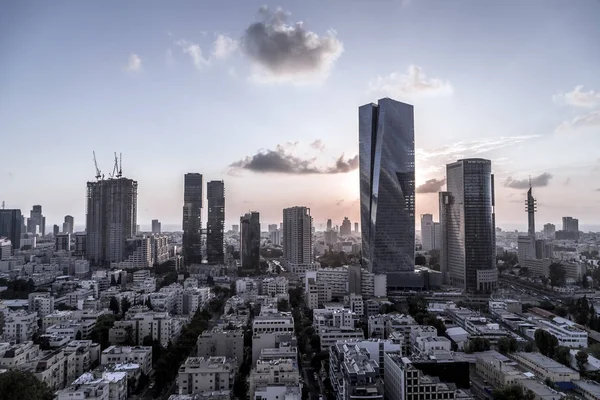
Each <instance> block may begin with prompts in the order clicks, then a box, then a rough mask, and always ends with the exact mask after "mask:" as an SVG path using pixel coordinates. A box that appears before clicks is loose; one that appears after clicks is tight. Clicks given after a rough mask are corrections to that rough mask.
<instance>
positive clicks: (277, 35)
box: [240, 6, 344, 83]
mask: <svg viewBox="0 0 600 400" xmlns="http://www.w3.org/2000/svg"><path fill="white" fill-rule="evenodd" d="M259 16H260V20H259V21H257V22H253V23H252V24H250V25H249V26H248V28H246V31H245V33H244V36H243V37H242V39H241V42H240V47H241V50H242V51H243V53H244V54H245V55H246V56H247V57H248V58H249V59H250V60H251V61H252V63H253V64H254V68H255V71H254V75H253V79H254V81H256V82H259V83H269V82H294V83H304V82H306V81H314V80H319V79H323V78H325V77H326V76H327V75H328V74H329V72H330V71H331V68H332V67H333V64H334V63H335V61H336V60H337V59H338V58H339V56H340V55H341V54H342V52H343V51H344V45H343V43H342V42H341V41H340V40H339V39H338V38H337V37H336V32H335V31H333V30H329V31H327V32H326V33H325V34H323V35H322V36H319V35H318V34H316V33H314V32H311V31H309V30H306V29H305V27H304V24H303V23H302V22H296V23H295V24H293V25H292V24H288V22H287V20H288V17H289V16H290V14H289V13H287V12H286V11H284V10H282V9H281V8H277V9H275V10H270V9H269V8H268V7H266V6H263V7H261V8H260V9H259Z"/></svg>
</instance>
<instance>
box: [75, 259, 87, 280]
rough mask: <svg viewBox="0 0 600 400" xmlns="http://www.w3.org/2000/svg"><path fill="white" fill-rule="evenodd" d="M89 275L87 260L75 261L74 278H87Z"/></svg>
mask: <svg viewBox="0 0 600 400" xmlns="http://www.w3.org/2000/svg"><path fill="white" fill-rule="evenodd" d="M89 273H90V262H89V261H88V260H75V276H76V277H78V278H84V277H87V276H88V275H89Z"/></svg>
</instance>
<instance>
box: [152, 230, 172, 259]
mask: <svg viewBox="0 0 600 400" xmlns="http://www.w3.org/2000/svg"><path fill="white" fill-rule="evenodd" d="M150 246H151V259H152V263H153V264H154V265H161V264H164V263H165V262H167V261H169V238H168V237H167V236H163V235H152V236H150Z"/></svg>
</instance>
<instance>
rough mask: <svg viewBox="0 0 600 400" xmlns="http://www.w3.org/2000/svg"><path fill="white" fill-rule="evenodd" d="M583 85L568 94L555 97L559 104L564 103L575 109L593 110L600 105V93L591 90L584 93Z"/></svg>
mask: <svg viewBox="0 0 600 400" xmlns="http://www.w3.org/2000/svg"><path fill="white" fill-rule="evenodd" d="M582 89H583V85H578V86H575V89H573V90H572V91H570V92H568V93H560V94H557V95H554V96H553V99H554V101H555V102H557V103H564V104H568V105H570V106H574V107H582V108H593V107H595V106H597V105H598V104H600V93H598V92H595V91H593V90H590V91H588V92H584V91H582Z"/></svg>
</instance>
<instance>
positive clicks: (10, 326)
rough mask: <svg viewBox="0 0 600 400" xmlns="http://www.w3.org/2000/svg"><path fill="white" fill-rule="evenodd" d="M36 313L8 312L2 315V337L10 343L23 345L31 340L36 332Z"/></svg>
mask: <svg viewBox="0 0 600 400" xmlns="http://www.w3.org/2000/svg"><path fill="white" fill-rule="evenodd" d="M37 321H38V313H37V312H27V311H24V310H20V311H9V312H6V313H5V314H4V333H3V334H2V336H3V337H4V338H5V339H6V340H8V341H11V342H13V341H14V342H15V343H23V342H27V341H29V340H31V338H32V337H33V334H34V333H35V332H37V330H38V324H37Z"/></svg>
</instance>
